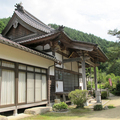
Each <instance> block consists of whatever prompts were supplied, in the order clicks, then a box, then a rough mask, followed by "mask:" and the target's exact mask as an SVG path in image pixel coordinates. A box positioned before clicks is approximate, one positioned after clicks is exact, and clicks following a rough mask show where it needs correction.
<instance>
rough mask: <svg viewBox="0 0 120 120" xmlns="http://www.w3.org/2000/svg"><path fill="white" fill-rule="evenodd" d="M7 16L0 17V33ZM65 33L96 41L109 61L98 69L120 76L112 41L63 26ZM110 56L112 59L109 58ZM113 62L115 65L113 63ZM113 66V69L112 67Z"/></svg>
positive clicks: (77, 38) (73, 36) (53, 25)
mask: <svg viewBox="0 0 120 120" xmlns="http://www.w3.org/2000/svg"><path fill="white" fill-rule="evenodd" d="M9 20H10V17H9V18H3V19H0V33H1V32H2V30H3V29H4V28H5V26H6V25H7V23H8V21H9ZM49 25H51V27H53V28H55V29H57V28H58V26H59V25H56V24H49ZM64 31H65V33H66V34H67V35H68V36H69V37H70V38H71V39H73V40H80V41H85V42H91V43H96V44H98V45H99V47H101V49H102V50H103V51H104V52H105V54H106V55H107V56H108V57H109V59H110V61H107V62H106V63H101V65H100V66H99V69H101V71H102V72H105V73H107V74H110V73H114V74H115V75H119V76H120V72H119V68H120V61H119V58H115V59H114V58H112V55H113V54H114V52H113V49H114V47H113V46H114V44H115V43H114V42H111V41H107V40H105V39H101V38H100V37H97V36H95V35H93V34H87V33H83V32H82V31H78V30H75V29H72V28H68V27H65V28H64ZM111 58H112V59H111ZM113 63H115V65H113ZM112 68H113V69H112Z"/></svg>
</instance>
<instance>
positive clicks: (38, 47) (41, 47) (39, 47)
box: [35, 45, 43, 50]
mask: <svg viewBox="0 0 120 120" xmlns="http://www.w3.org/2000/svg"><path fill="white" fill-rule="evenodd" d="M35 49H37V50H43V46H41V45H39V46H37V47H36V48H35Z"/></svg>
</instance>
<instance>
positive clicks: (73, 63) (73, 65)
mask: <svg viewBox="0 0 120 120" xmlns="http://www.w3.org/2000/svg"><path fill="white" fill-rule="evenodd" d="M72 71H75V72H78V63H77V62H72Z"/></svg>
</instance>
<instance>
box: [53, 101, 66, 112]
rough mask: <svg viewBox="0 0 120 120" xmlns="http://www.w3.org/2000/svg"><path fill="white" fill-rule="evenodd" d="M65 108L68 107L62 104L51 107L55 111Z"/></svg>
mask: <svg viewBox="0 0 120 120" xmlns="http://www.w3.org/2000/svg"><path fill="white" fill-rule="evenodd" d="M67 108H68V105H67V104H66V103H64V102H60V103H56V104H54V105H53V109H56V110H61V109H67Z"/></svg>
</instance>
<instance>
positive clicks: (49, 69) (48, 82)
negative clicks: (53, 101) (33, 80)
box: [48, 61, 61, 106]
mask: <svg viewBox="0 0 120 120" xmlns="http://www.w3.org/2000/svg"><path fill="white" fill-rule="evenodd" d="M57 64H61V62H60V61H59V62H57V63H55V64H54V65H51V66H49V67H48V106H50V68H51V67H53V66H55V65H57Z"/></svg>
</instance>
